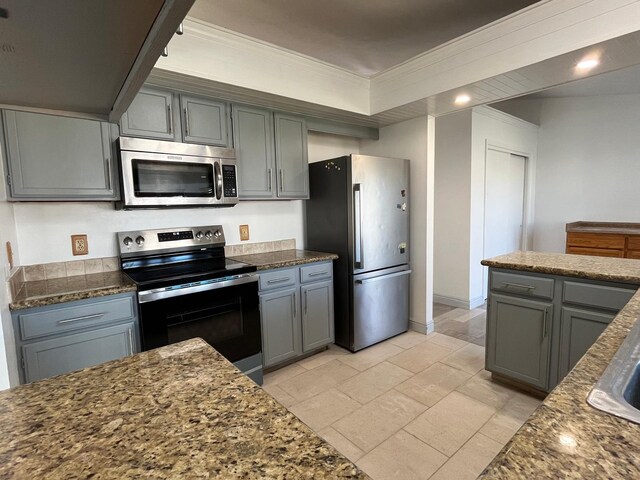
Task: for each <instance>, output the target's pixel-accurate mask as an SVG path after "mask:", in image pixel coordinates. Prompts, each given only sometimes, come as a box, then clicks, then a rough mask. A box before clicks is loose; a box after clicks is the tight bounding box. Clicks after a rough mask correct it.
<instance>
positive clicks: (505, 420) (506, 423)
mask: <svg viewBox="0 0 640 480" xmlns="http://www.w3.org/2000/svg"><path fill="white" fill-rule="evenodd" d="M523 423H524V421H523V420H518V419H516V418H513V417H511V416H509V415H506V414H504V413H500V412H498V413H496V414H495V415H494V416H493V417H491V419H490V420H489V421H488V422H487V423H485V424H484V425H483V426H482V428H481V429H480V433H482V434H483V435H485V436H487V437H489V438H490V439H492V440H495V441H496V442H498V443H501V444H503V445H504V444H506V443H507V442H508V441H509V440H511V437H513V436H514V435H515V434H516V432H517V431H518V430H519V429H520V427H521V426H522V424H523Z"/></svg>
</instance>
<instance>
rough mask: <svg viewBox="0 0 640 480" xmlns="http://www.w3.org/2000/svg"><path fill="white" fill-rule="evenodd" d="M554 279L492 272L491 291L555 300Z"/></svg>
mask: <svg viewBox="0 0 640 480" xmlns="http://www.w3.org/2000/svg"><path fill="white" fill-rule="evenodd" d="M553 283H554V280H553V279H552V278H542V277H534V276H531V275H516V274H513V273H504V272H491V289H492V290H496V291H500V292H509V293H516V294H518V295H525V296H527V297H537V298H548V299H552V298H553Z"/></svg>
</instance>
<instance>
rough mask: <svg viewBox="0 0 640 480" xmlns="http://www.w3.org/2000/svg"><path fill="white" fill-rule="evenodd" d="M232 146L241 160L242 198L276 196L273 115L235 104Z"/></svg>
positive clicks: (266, 111) (239, 171)
mask: <svg viewBox="0 0 640 480" xmlns="http://www.w3.org/2000/svg"><path fill="white" fill-rule="evenodd" d="M232 116H233V145H234V147H235V150H236V158H237V159H238V184H239V197H240V198H241V199H244V200H251V199H254V200H255V199H269V198H273V197H274V195H275V190H274V185H275V179H274V173H275V172H274V170H275V152H274V146H273V142H274V133H273V114H272V112H270V111H269V110H263V109H261V108H254V107H246V106H243V105H233V115H232Z"/></svg>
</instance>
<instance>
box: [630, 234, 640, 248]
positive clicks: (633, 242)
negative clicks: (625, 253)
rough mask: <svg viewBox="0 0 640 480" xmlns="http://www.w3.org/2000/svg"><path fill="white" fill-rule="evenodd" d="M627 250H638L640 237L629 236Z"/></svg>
mask: <svg viewBox="0 0 640 480" xmlns="http://www.w3.org/2000/svg"><path fill="white" fill-rule="evenodd" d="M627 249H628V250H640V235H629V237H627Z"/></svg>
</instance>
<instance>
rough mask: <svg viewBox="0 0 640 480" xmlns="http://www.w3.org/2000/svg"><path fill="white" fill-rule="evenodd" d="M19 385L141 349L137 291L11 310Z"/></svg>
mask: <svg viewBox="0 0 640 480" xmlns="http://www.w3.org/2000/svg"><path fill="white" fill-rule="evenodd" d="M12 320H13V326H14V331H15V334H16V350H17V352H18V355H19V360H20V364H21V367H22V369H21V371H20V379H21V382H22V383H29V382H34V381H36V380H41V379H43V378H47V377H51V376H54V375H61V374H63V373H69V372H72V371H75V370H80V369H83V368H87V367H92V366H94V365H98V364H100V363H103V362H107V361H110V360H116V359H118V358H122V357H124V356H127V355H132V354H133V353H136V352H138V351H140V339H139V333H138V318H137V303H136V300H135V293H124V294H118V295H108V296H104V297H99V298H95V299H94V298H92V299H87V300H78V301H74V302H64V303H60V304H57V305H50V306H46V307H37V308H29V309H24V310H17V311H14V312H12Z"/></svg>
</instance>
